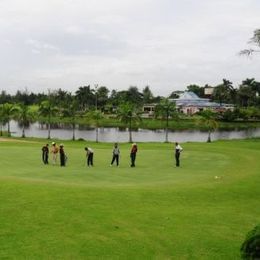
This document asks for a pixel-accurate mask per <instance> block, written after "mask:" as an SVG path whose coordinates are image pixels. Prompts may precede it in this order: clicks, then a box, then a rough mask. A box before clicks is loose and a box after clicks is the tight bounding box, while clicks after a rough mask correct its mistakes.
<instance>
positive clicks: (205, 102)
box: [172, 91, 226, 108]
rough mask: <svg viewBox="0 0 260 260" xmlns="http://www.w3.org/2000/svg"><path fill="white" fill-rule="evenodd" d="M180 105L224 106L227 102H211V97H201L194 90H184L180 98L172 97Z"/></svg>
mask: <svg viewBox="0 0 260 260" xmlns="http://www.w3.org/2000/svg"><path fill="white" fill-rule="evenodd" d="M172 101H175V103H176V106H178V107H183V106H184V107H208V108H210V107H223V106H225V105H226V104H221V105H220V104H219V103H216V102H210V100H209V98H200V97H198V96H197V95H196V94H195V93H194V92H191V91H187V92H184V93H183V94H182V95H181V96H180V97H179V98H175V99H172Z"/></svg>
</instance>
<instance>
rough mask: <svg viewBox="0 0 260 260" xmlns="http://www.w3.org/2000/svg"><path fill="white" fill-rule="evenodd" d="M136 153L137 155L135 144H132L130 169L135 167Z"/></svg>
mask: <svg viewBox="0 0 260 260" xmlns="http://www.w3.org/2000/svg"><path fill="white" fill-rule="evenodd" d="M136 153H137V144H136V143H133V144H132V148H131V152H130V158H131V165H130V166H131V167H135V159H136Z"/></svg>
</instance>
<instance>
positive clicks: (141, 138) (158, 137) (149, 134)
mask: <svg viewBox="0 0 260 260" xmlns="http://www.w3.org/2000/svg"><path fill="white" fill-rule="evenodd" d="M11 131H12V136H16V137H20V136H21V135H22V129H21V128H20V126H19V125H18V123H17V122H15V121H11ZM25 135H26V136H27V137H40V138H47V136H48V130H47V127H46V125H43V124H39V123H34V124H31V125H30V126H29V127H28V128H27V129H26V131H25ZM75 136H76V139H80V138H82V139H85V140H90V141H95V140H96V132H95V129H89V128H83V127H77V128H76V130H75ZM132 136H133V140H134V141H135V142H164V141H165V131H164V130H155V131H154V130H146V129H139V130H138V131H133V133H132ZM207 137H208V133H207V132H202V131H197V130H196V131H194V130H185V131H171V132H169V136H168V139H169V142H175V141H179V142H205V141H206V140H207ZM251 137H260V128H257V129H248V130H237V131H216V132H214V133H212V140H220V139H244V138H251ZM51 138H54V139H64V140H70V139H72V129H71V128H70V127H69V126H68V125H66V126H65V125H60V124H59V125H58V124H57V125H54V126H52V129H51ZM98 138H99V141H100V142H128V140H129V133H128V131H126V130H122V129H121V130H119V129H118V128H99V129H98Z"/></svg>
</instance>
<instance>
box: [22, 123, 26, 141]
mask: <svg viewBox="0 0 260 260" xmlns="http://www.w3.org/2000/svg"><path fill="white" fill-rule="evenodd" d="M22 138H25V127H24V124H23V130H22Z"/></svg>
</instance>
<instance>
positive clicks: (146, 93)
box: [143, 86, 153, 104]
mask: <svg viewBox="0 0 260 260" xmlns="http://www.w3.org/2000/svg"><path fill="white" fill-rule="evenodd" d="M143 102H144V103H145V104H149V103H152V102H153V93H152V91H151V90H150V87H149V86H146V87H145V88H144V89H143Z"/></svg>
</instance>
